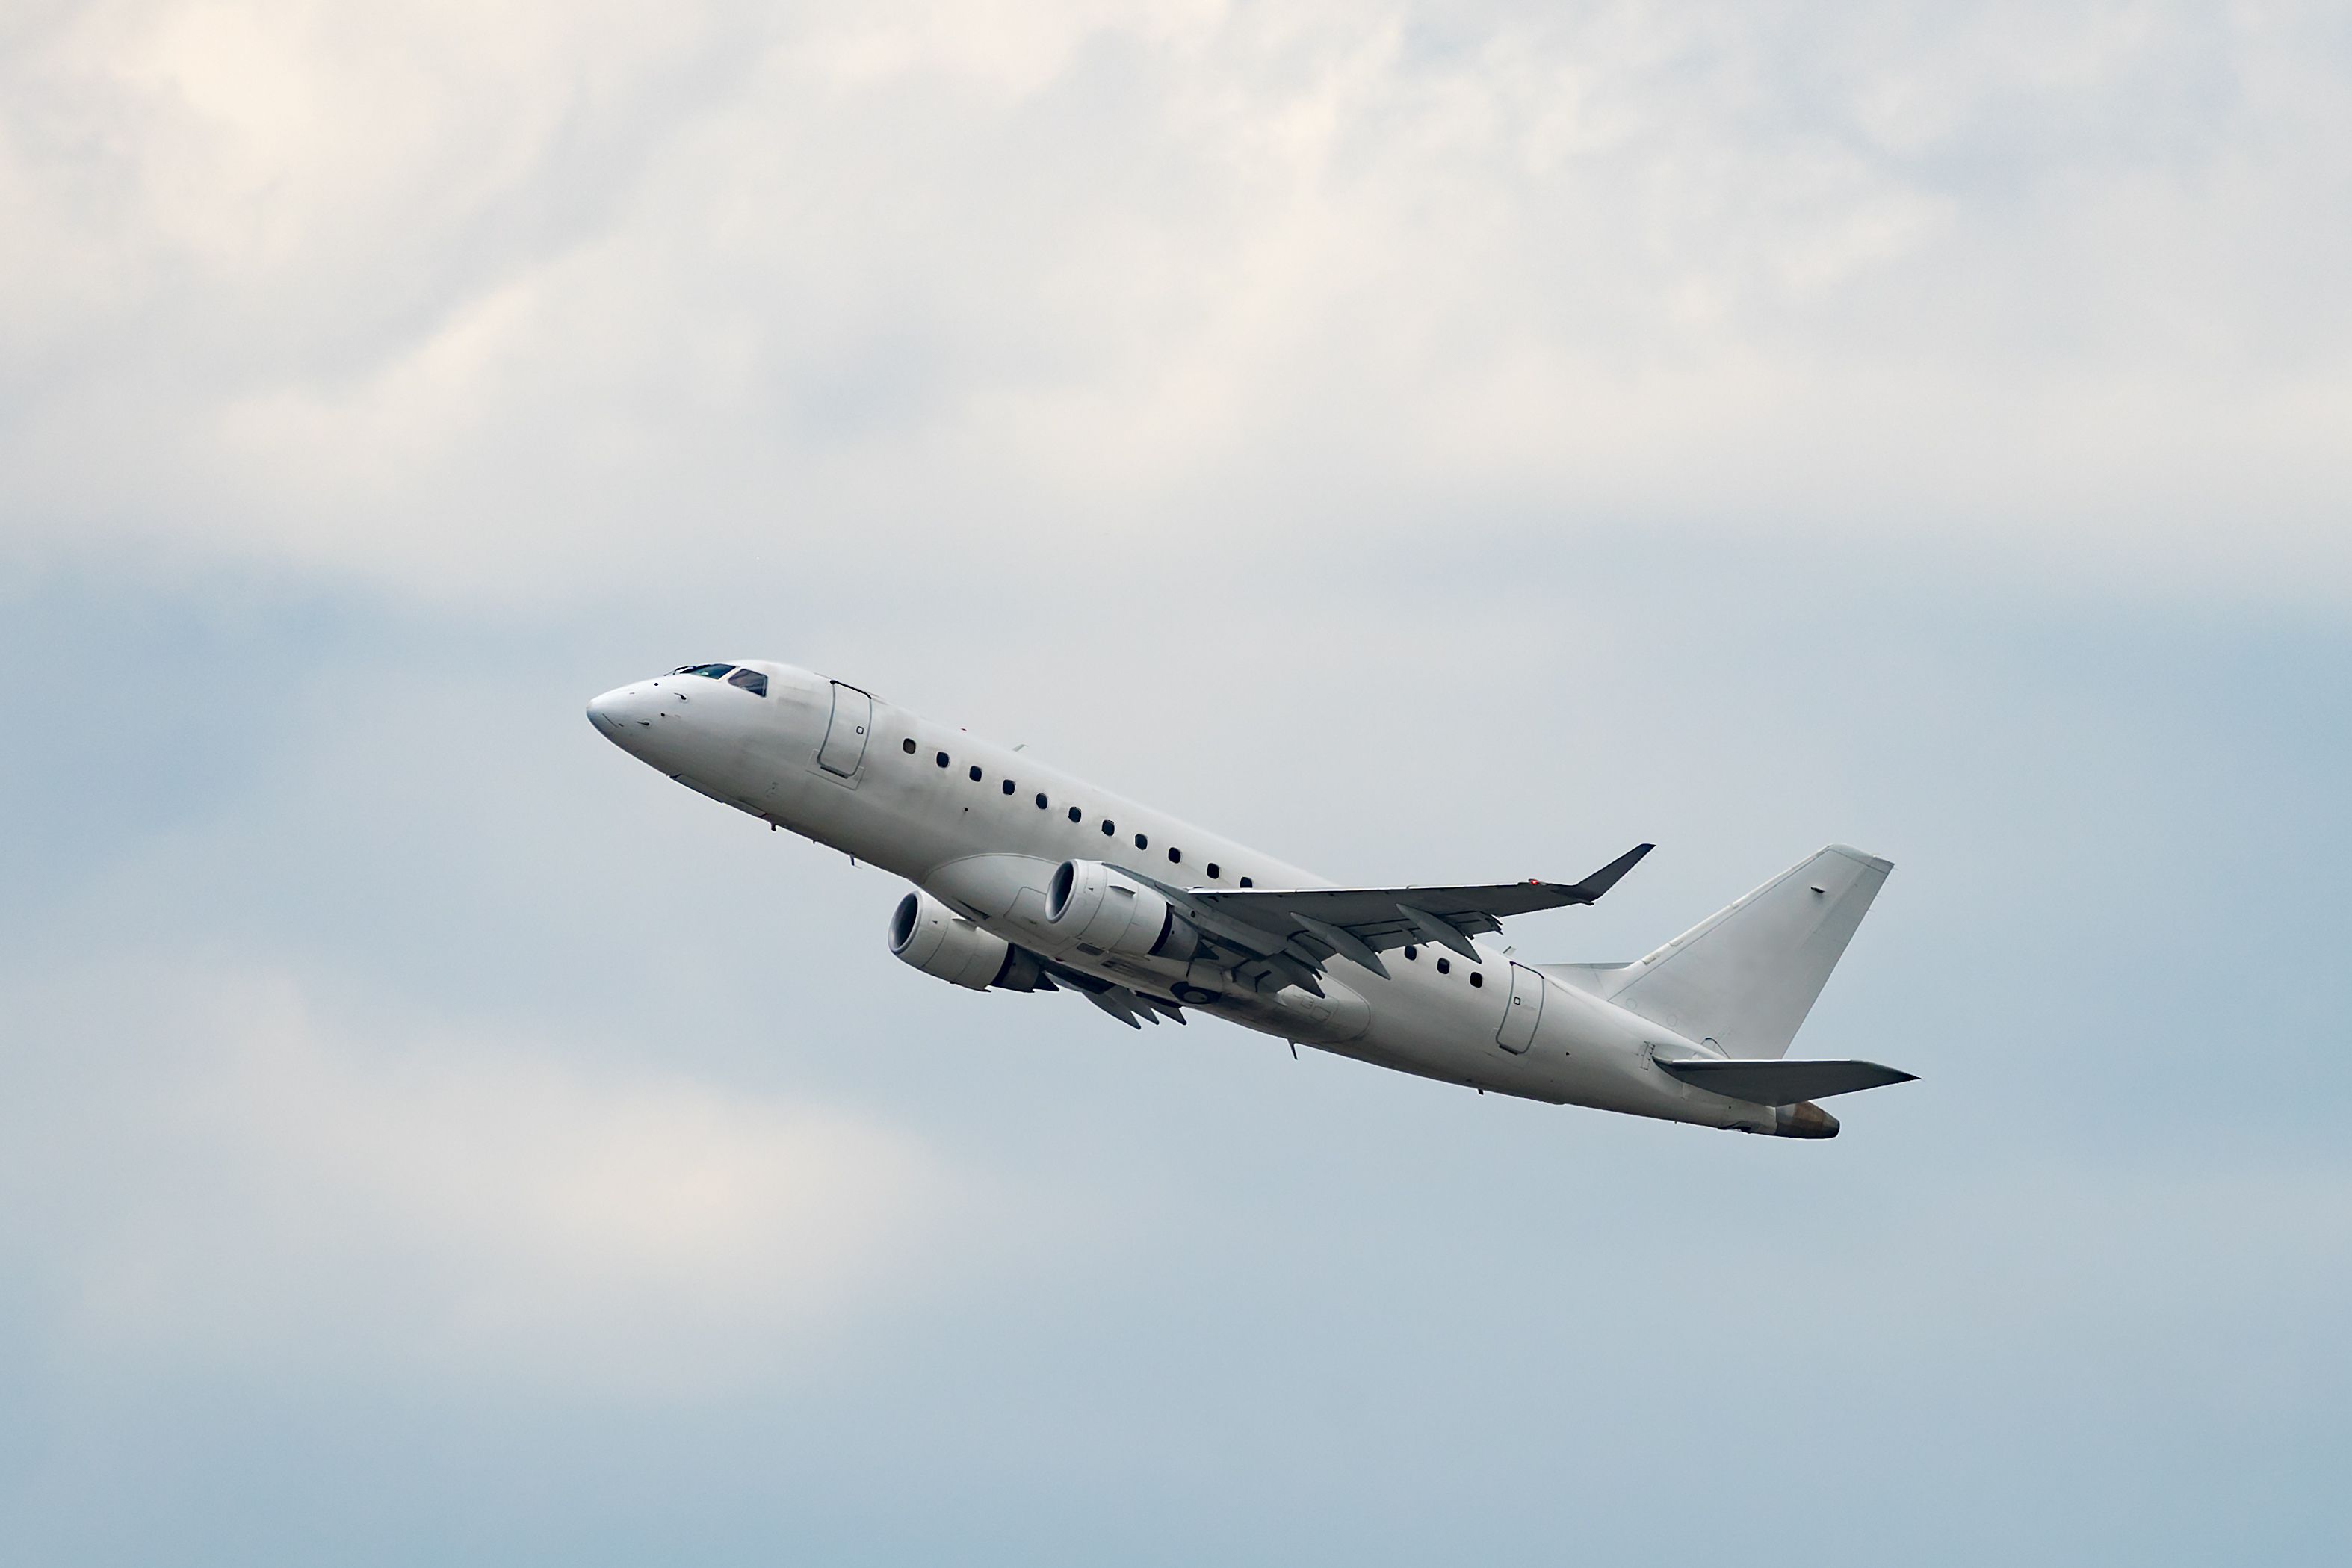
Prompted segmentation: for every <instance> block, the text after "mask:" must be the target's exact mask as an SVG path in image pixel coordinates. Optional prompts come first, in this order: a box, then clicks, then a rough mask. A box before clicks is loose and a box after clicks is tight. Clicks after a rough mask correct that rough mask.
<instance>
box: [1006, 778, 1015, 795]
mask: <svg viewBox="0 0 2352 1568" xmlns="http://www.w3.org/2000/svg"><path fill="white" fill-rule="evenodd" d="M1004 792H1005V793H1006V794H1008V795H1010V794H1012V793H1013V780H1012V779H1006V780H1005V781H1004Z"/></svg>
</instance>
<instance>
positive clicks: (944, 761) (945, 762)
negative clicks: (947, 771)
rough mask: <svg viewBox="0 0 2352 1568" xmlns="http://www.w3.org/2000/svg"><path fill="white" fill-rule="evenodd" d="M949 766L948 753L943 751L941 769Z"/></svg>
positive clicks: (941, 753)
mask: <svg viewBox="0 0 2352 1568" xmlns="http://www.w3.org/2000/svg"><path fill="white" fill-rule="evenodd" d="M947 765H948V754H947V753H946V752H944V751H942V752H940V767H942V768H945V767H946V766H947Z"/></svg>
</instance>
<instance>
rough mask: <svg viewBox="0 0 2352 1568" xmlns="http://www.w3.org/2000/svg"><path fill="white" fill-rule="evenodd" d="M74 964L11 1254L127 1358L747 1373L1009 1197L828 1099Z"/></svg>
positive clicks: (589, 1383) (96, 1336)
mask: <svg viewBox="0 0 2352 1568" xmlns="http://www.w3.org/2000/svg"><path fill="white" fill-rule="evenodd" d="M78 979H79V982H80V984H81V985H84V986H93V985H94V987H95V991H96V994H99V995H101V996H110V998H111V999H110V1001H107V1002H103V1003H100V1004H97V1005H91V1004H90V1003H89V1002H87V1001H85V1002H84V1003H83V1004H82V1005H81V1006H80V1007H79V1008H77V1009H74V1013H75V1015H76V1016H75V1017H74V1019H73V1021H72V1022H71V1023H70V1024H68V1025H63V1026H59V1027H58V1028H57V1029H55V1030H42V1029H36V1030H33V1031H32V1040H33V1041H34V1042H35V1043H33V1044H31V1045H29V1046H28V1048H27V1055H26V1056H21V1057H20V1058H19V1061H18V1064H17V1070H16V1072H14V1073H13V1074H12V1077H13V1078H14V1079H15V1081H16V1082H17V1085H18V1092H17V1093H16V1095H15V1096H12V1098H14V1099H15V1100H16V1104H14V1105H12V1107H11V1112H12V1118H11V1119H12V1121H14V1122H15V1125H14V1126H13V1127H12V1128H11V1130H10V1132H9V1136H8V1142H9V1145H10V1151H9V1158H10V1160H11V1163H12V1164H16V1165H17V1166H19V1173H18V1174H19V1177H20V1179H19V1181H18V1182H17V1183H16V1184H13V1185H16V1186H18V1188H19V1190H21V1191H31V1190H34V1189H35V1188H36V1187H37V1188H38V1189H40V1190H43V1191H46V1192H47V1193H49V1194H51V1195H52V1200H51V1202H49V1203H48V1204H47V1205H44V1206H41V1207H39V1208H38V1209H37V1208H35V1207H32V1206H21V1207H19V1206H12V1212H11V1218H13V1220H14V1223H13V1225H12V1226H11V1229H13V1230H14V1231H15V1232H16V1234H15V1235H14V1236H0V1242H7V1243H12V1244H13V1245H11V1247H10V1250H12V1251H14V1252H16V1260H15V1264H14V1267H15V1268H16V1270H19V1271H20V1272H22V1273H23V1274H25V1275H26V1276H27V1277H29V1278H32V1279H36V1280H37V1281H40V1284H41V1286H42V1287H43V1289H44V1291H45V1292H46V1293H47V1296H48V1298H49V1302H50V1310H52V1311H54V1312H56V1313H57V1314H58V1319H59V1323H58V1327H59V1329H60V1330H61V1331H62V1333H63V1336H64V1342H65V1343H78V1344H79V1345H81V1346H83V1347H84V1348H86V1349H89V1350H90V1351H92V1352H93V1353H95V1354H99V1355H100V1356H102V1357H103V1358H105V1359H107V1360H119V1359H122V1358H128V1359H130V1360H131V1361H134V1362H137V1361H144V1360H151V1359H161V1360H164V1361H171V1362H193V1363H196V1364H226V1365H230V1366H234V1367H264V1366H271V1367H278V1368H285V1369H296V1370H301V1371H305V1372H308V1373H311V1374H321V1373H323V1374H326V1375H332V1376H338V1377H342V1378H370V1377H376V1376H382V1375H387V1374H389V1375H401V1374H404V1373H425V1374H430V1375H451V1374H454V1375H465V1376H468V1377H488V1378H491V1379H506V1378H522V1379H526V1380H531V1381H535V1382H539V1383H542V1384H546V1385H557V1386H563V1387H571V1388H578V1389H584V1390H588V1391H592V1392H601V1393H612V1392H622V1393H635V1394H656V1395H660V1394H673V1393H692V1392H696V1391H699V1390H703V1389H706V1388H709V1387H712V1386H718V1385H728V1386H740V1385H743V1384H746V1383H749V1382H756V1381H759V1380H761V1379H762V1378H765V1377H770V1376H773V1375H779V1374H780V1373H784V1372H789V1371H790V1370H791V1369H792V1368H793V1366H794V1365H796V1364H800V1363H801V1362H803V1360H804V1359H805V1358H806V1357H807V1356H808V1355H809V1354H812V1353H813V1351H814V1349H816V1348H817V1347H820V1346H822V1345H823V1344H824V1343H825V1342H826V1340H827V1339H828V1337H829V1336H830V1335H831V1334H833V1333H835V1332H836V1330H837V1329H838V1327H839V1326H840V1322H841V1320H842V1319H843V1318H844V1316H845V1314H847V1313H848V1312H850V1311H851V1309H853V1308H855V1307H856V1306H859V1305H862V1304H866V1305H870V1304H871V1303H872V1302H874V1301H876V1300H877V1299H885V1298H887V1295H888V1293H889V1292H890V1291H892V1290H893V1289H895V1288H899V1287H903V1286H904V1285H905V1284H906V1282H907V1281H908V1279H909V1277H910V1276H911V1275H912V1274H913V1273H915V1272H917V1271H918V1270H919V1269H920V1268H921V1267H923V1266H924V1263H925V1261H926V1260H925V1258H924V1254H925V1253H926V1252H927V1251H929V1250H930V1249H936V1248H940V1246H941V1244H942V1243H943V1242H944V1240H945V1239H946V1237H947V1235H948V1233H949V1231H950V1229H951V1228H955V1227H957V1226H969V1225H970V1224H971V1222H972V1221H973V1220H974V1219H975V1218H977V1217H979V1216H981V1215H982V1214H983V1213H984V1212H985V1211H986V1210H987V1209H988V1207H989V1205H990V1201H991V1200H990V1197H989V1194H990V1192H991V1186H990V1184H989V1183H988V1182H987V1181H986V1180H984V1179H975V1178H974V1176H972V1175H971V1174H970V1173H961V1172H951V1171H950V1170H949V1169H948V1168H947V1167H946V1166H943V1165H942V1163H941V1162H940V1160H939V1159H938V1158H937V1157H936V1156H935V1155H932V1154H931V1153H930V1152H929V1150H927V1149H926V1148H925V1147H924V1146H923V1145H920V1144H919V1143H918V1142H916V1141H915V1140H913V1139H912V1138H910V1137H908V1135H906V1134H900V1133H898V1132H895V1131H893V1130H891V1129H890V1128H887V1127H885V1126H880V1125H877V1124H873V1123H871V1122H869V1121H867V1120H865V1119H863V1118H861V1117H858V1116H856V1115H852V1114H849V1113H844V1112H841V1111H838V1110H835V1109H831V1108H827V1107H824V1106H821V1105H806V1104H795V1103H783V1102H779V1101H776V1100H773V1099H767V1098H762V1097H761V1096H759V1095H756V1094H751V1093H744V1092H725V1091H722V1090H721V1089H720V1088H719V1087H716V1086H713V1085H709V1084H706V1083H700V1082H693V1081H690V1080H686V1079H682V1078H677V1077H671V1076H667V1075H665V1074H663V1073H660V1072H658V1071H650V1070H646V1069H642V1068H635V1067H629V1068H622V1067H613V1066H598V1065H594V1064H592V1063H589V1062H584V1061H575V1060H569V1059H567V1057H566V1056H565V1055H564V1054H563V1053H562V1052H561V1051H556V1050H553V1049H550V1048H547V1047H544V1046H518V1045H517V1044H515V1043H513V1042H511V1041H508V1040H499V1039H497V1038H480V1037H467V1036H449V1035H438V1036H425V1037H420V1038H415V1039H412V1040H405V1041H404V1042H402V1043H400V1044H398V1045H396V1046H391V1047H386V1046H382V1045H373V1046H372V1045H367V1044H363V1043H361V1042H359V1041H356V1040H351V1039H347V1038H341V1037H339V1036H338V1035H337V1033H336V1032H335V1031H334V1030H331V1029H328V1028H324V1027H322V1026H321V1025H320V1023H319V1022H318V1021H317V1020H316V1019H314V1018H312V1017H311V1016H310V1011H309V1009H307V1008H306V1007H305V1005H304V1003H303V1001H302V999H301V998H300V996H299V994H298V993H297V992H296V991H295V990H294V989H293V988H292V987H291V986H290V985H289V984H288V983H286V982H283V981H257V980H253V979H250V978H239V979H234V980H230V981H226V982H224V981H219V980H205V979H201V978H199V977H195V976H194V975H192V974H189V973H186V972H184V971H166V972H165V973H164V974H163V976H162V977H157V976H155V975H154V974H152V973H149V974H146V975H143V976H134V975H131V974H123V973H100V974H89V975H84V976H81V977H78ZM83 994H84V995H85V996H88V995H89V994H91V993H90V992H89V991H84V992H83ZM125 998H142V999H141V1000H140V1001H138V1002H137V1003H135V1004H134V1005H133V1006H132V1007H131V1008H128V1009H126V1008H125V1007H124V1006H123V1005H122V1003H123V1001H124V999H125ZM36 1053H37V1054H38V1055H39V1056H41V1057H44V1058H46V1059H47V1065H48V1067H49V1069H50V1071H48V1072H46V1073H44V1072H39V1071H26V1066H27V1063H28V1061H29V1060H30V1057H31V1055H32V1054H36ZM950 1250H951V1249H950ZM932 1261H934V1262H935V1261H936V1260H932Z"/></svg>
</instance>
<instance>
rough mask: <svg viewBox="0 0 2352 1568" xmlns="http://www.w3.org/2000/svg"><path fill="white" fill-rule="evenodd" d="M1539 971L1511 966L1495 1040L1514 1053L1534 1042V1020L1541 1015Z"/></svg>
mask: <svg viewBox="0 0 2352 1568" xmlns="http://www.w3.org/2000/svg"><path fill="white" fill-rule="evenodd" d="M1543 988H1544V981H1543V977H1542V976H1541V975H1538V974H1537V973H1536V972H1535V971H1534V970H1533V969H1530V968H1528V967H1527V966H1526V965H1525V964H1514V965H1512V966H1511V1005H1510V1006H1509V1007H1507V1008H1506V1009H1503V1027H1502V1028H1501V1029H1499V1030H1496V1032H1495V1043H1496V1045H1499V1046H1501V1047H1502V1048H1503V1049H1504V1050H1505V1051H1510V1052H1511V1053H1513V1054H1514V1055H1517V1053H1518V1052H1520V1051H1525V1050H1527V1048H1528V1047H1529V1046H1531V1045H1533V1044H1534V1043H1535V1042H1536V1020H1538V1019H1540V1018H1542V1017H1543Z"/></svg>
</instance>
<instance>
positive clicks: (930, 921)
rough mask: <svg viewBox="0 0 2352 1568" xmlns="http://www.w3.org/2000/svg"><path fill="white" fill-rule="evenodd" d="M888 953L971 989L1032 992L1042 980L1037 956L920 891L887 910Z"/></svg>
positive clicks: (1042, 976) (1043, 972)
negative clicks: (888, 926)
mask: <svg viewBox="0 0 2352 1568" xmlns="http://www.w3.org/2000/svg"><path fill="white" fill-rule="evenodd" d="M890 952H891V955H892V956H894V957H897V958H898V959H899V960H900V961H901V962H904V963H908V964H912V965H913V966H914V967H916V968H918V969H920V970H921V971H922V972H923V973H925V974H926V975H934V976H937V977H939V978H940V979H942V980H945V981H947V982H949V983H950V985H957V986H968V987H970V988H971V989H973V990H975V991H984V990H986V989H988V988H990V987H991V986H996V987H1000V988H1003V989H1004V990H1008V991H1034V990H1035V989H1037V988H1038V987H1039V985H1040V984H1042V983H1043V982H1044V980H1045V970H1044V969H1043V968H1042V967H1040V966H1039V964H1038V962H1037V956H1036V955H1035V954H1034V953H1031V952H1029V951H1027V950H1026V949H1024V948H1020V947H1015V946H1013V944H1012V943H1010V942H1007V941H1006V940H1005V939H1004V938H1003V937H1002V936H998V935H996V933H994V932H993V931H983V930H982V929H981V928H980V927H979V926H977V925H973V924H972V923H971V921H969V920H966V919H965V918H964V917H963V916H962V915H958V914H957V913H956V912H955V911H954V910H952V909H950V908H949V907H948V906H947V905H946V904H941V903H940V901H939V900H938V899H936V898H933V897H932V896H931V895H930V894H928V893H923V892H920V891H917V892H914V893H910V894H907V896H906V897H904V898H902V899H900V900H899V901H898V908H897V909H896V910H893V911H892V912H891V915H890Z"/></svg>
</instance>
